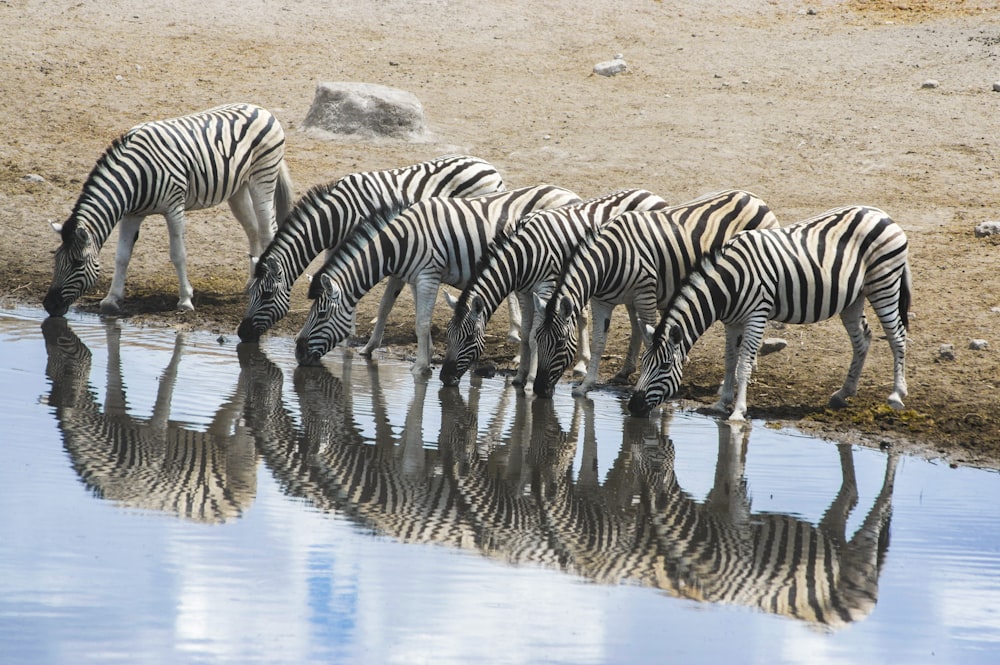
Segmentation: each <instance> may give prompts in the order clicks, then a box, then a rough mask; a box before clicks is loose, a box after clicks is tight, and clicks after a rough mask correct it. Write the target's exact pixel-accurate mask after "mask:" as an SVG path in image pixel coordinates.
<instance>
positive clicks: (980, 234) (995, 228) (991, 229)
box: [976, 221, 1000, 238]
mask: <svg viewBox="0 0 1000 665" xmlns="http://www.w3.org/2000/svg"><path fill="white" fill-rule="evenodd" d="M998 234H1000V222H997V221H990V222H983V223H981V224H977V225H976V237H977V238H985V237H986V236H995V235H998Z"/></svg>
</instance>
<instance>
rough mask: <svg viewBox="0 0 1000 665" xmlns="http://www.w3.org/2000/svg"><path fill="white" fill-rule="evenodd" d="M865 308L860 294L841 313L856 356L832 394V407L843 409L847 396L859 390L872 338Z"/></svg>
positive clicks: (841, 318) (851, 395)
mask: <svg viewBox="0 0 1000 665" xmlns="http://www.w3.org/2000/svg"><path fill="white" fill-rule="evenodd" d="M864 308H865V299H864V296H859V297H858V298H857V300H855V301H854V302H852V303H851V304H850V305H848V306H847V307H846V308H845V309H844V311H842V312H841V313H840V320H841V321H842V322H843V324H844V329H845V330H847V335H848V336H849V337H850V338H851V348H852V349H853V350H854V356H853V357H852V358H851V365H850V367H849V368H848V370H847V378H846V379H844V385H843V386H842V387H841V388H840V390H838V391H837V392H835V393H833V395H831V396H830V402H829V404H830V408H833V409H842V408H844V407H845V406H847V398H848V397H854V395H856V394H857V392H858V381H860V380H861V369H862V368H863V367H864V365H865V358H866V357H867V356H868V347H869V346H871V339H872V331H871V329H870V328H869V327H868V321H867V320H866V319H865V309H864Z"/></svg>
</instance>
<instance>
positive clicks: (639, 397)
mask: <svg viewBox="0 0 1000 665" xmlns="http://www.w3.org/2000/svg"><path fill="white" fill-rule="evenodd" d="M652 410H653V407H652V405H651V404H649V403H648V402H647V401H646V391H645V390H637V391H635V392H634V393H632V398H631V399H630V400H629V401H628V412H629V413H631V414H632V415H633V416H638V417H639V418H645V417H646V416H648V415H649V412H650V411H652Z"/></svg>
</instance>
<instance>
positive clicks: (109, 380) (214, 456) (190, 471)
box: [42, 317, 257, 523]
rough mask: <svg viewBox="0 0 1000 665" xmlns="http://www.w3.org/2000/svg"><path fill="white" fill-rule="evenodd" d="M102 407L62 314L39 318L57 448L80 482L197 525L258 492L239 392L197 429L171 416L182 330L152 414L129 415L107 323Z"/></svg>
mask: <svg viewBox="0 0 1000 665" xmlns="http://www.w3.org/2000/svg"><path fill="white" fill-rule="evenodd" d="M105 326H106V328H105V330H106V337H107V350H108V361H107V376H106V379H105V381H106V392H105V399H104V405H103V407H102V405H101V404H100V402H99V400H98V396H97V394H96V391H95V390H94V388H93V387H92V385H91V383H90V376H91V364H92V354H91V352H90V349H89V348H87V345H86V344H84V343H83V341H81V340H80V338H79V337H78V336H77V335H76V333H74V332H73V330H72V328H70V326H69V324H68V323H67V321H66V319H64V318H61V317H53V318H48V319H46V320H45V321H44V322H43V323H42V333H43V336H44V338H45V348H46V352H47V354H48V362H47V364H46V375H47V376H48V378H49V381H50V383H51V391H50V393H49V396H48V404H49V406H51V407H52V408H53V409H54V412H55V417H56V422H57V424H58V427H59V430H60V432H61V433H62V438H63V445H64V447H65V448H66V452H67V453H68V454H69V457H70V461H71V463H72V465H73V469H74V470H75V471H76V472H77V474H78V475H79V477H80V480H81V481H82V482H83V483H84V485H86V487H87V488H88V489H89V490H90V491H92V492H93V493H94V494H95V495H96V496H98V497H101V498H103V499H107V500H110V501H114V502H116V503H118V504H119V505H122V506H126V507H129V508H138V509H144V510H157V511H164V512H168V513H173V514H175V515H178V516H179V517H183V518H186V519H190V520H195V521H198V522H210V523H218V522H225V521H228V520H231V519H234V518H238V517H240V516H241V515H242V514H243V512H244V511H245V510H246V509H247V508H249V506H250V505H251V504H252V503H253V500H254V497H255V495H256V491H257V469H256V466H257V463H256V454H255V451H254V445H253V440H252V439H251V438H250V437H249V436H248V433H247V430H246V428H245V427H243V426H242V425H241V424H240V418H241V417H242V415H243V410H244V408H243V407H244V405H243V394H242V393H241V392H240V391H239V390H237V391H235V393H234V394H233V395H232V396H231V397H230V399H229V400H228V401H227V402H225V403H224V404H223V405H222V406H221V407H220V408H219V410H218V412H217V413H216V414H215V418H214V419H213V421H212V422H211V424H210V425H209V427H208V429H207V431H204V432H201V431H197V430H194V429H191V428H189V427H186V426H184V425H182V424H180V423H177V422H174V421H171V420H170V402H171V399H172V397H173V390H174V385H175V383H176V380H177V369H178V366H179V364H180V361H181V356H182V355H183V350H184V335H183V334H182V333H179V334H178V335H177V338H176V340H175V345H174V349H173V353H172V355H171V358H170V361H169V363H168V364H167V367H166V368H165V369H164V371H163V374H162V376H161V377H160V380H159V386H158V390H157V394H156V400H155V403H154V406H153V413H152V414H151V415H150V416H149V417H148V418H143V417H139V416H135V415H132V414H130V413H129V412H128V407H127V400H126V390H125V385H124V383H123V379H122V367H121V352H120V337H121V328H120V327H118V325H117V324H116V323H115V322H114V321H108V322H106V323H105Z"/></svg>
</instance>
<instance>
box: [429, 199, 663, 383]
mask: <svg viewBox="0 0 1000 665" xmlns="http://www.w3.org/2000/svg"><path fill="white" fill-rule="evenodd" d="M665 207H667V202H666V201H665V200H663V199H662V198H660V197H659V196H657V195H655V194H653V193H652V192H648V191H646V190H644V189H624V190H620V191H617V192H613V193H611V194H607V195H605V196H602V197H599V198H595V199H590V200H589V201H584V202H582V203H578V204H575V205H567V206H562V207H560V208H555V209H553V210H542V211H539V212H536V213H533V214H531V215H528V216H527V217H526V218H525V219H523V220H522V221H521V223H520V224H518V226H517V228H516V229H515V230H514V232H513V233H511V234H510V235H509V236H506V237H503V238H500V239H499V240H498V241H497V243H496V244H495V245H494V246H493V247H491V248H490V251H489V252H488V253H487V255H486V256H485V258H484V259H483V261H482V263H481V265H480V266H478V268H477V270H476V274H475V276H474V277H473V279H472V281H471V282H469V285H468V286H466V287H465V289H464V290H463V291H462V295H461V297H460V298H459V299H458V302H457V304H456V306H455V314H454V316H452V318H451V321H450V322H449V323H448V331H447V340H448V347H447V350H446V351H445V356H444V364H443V366H442V368H441V381H443V382H444V383H445V384H446V385H456V384H457V383H458V381H459V379H461V377H462V375H463V374H464V373H465V371H466V370H468V368H469V367H470V366H471V365H472V363H473V362H475V360H476V359H477V358H478V357H479V354H480V353H482V351H483V348H484V346H485V344H486V324H487V323H488V322H489V320H490V317H492V316H493V312H495V311H496V309H497V307H499V306H500V303H501V301H503V300H504V299H505V298H507V296H508V295H510V294H511V293H512V292H515V293H516V294H517V299H518V302H519V304H520V307H521V325H522V327H523V328H524V330H525V334H523V335H522V336H521V352H520V354H519V358H520V365H519V368H518V373H517V376H516V377H515V379H514V383H515V385H528V384H530V383H531V382H532V381H533V380H534V377H535V366H536V365H537V357H536V354H535V342H534V332H535V330H534V328H536V327H537V323H538V322H540V321H541V316H540V315H539V316H536V312H535V304H534V302H533V294H538V295H539V296H540V297H542V298H546V299H547V298H548V297H549V296H550V294H551V292H552V289H553V287H554V285H555V282H556V280H557V279H558V277H559V275H560V274H561V273H562V271H563V264H564V263H565V261H566V258H567V257H568V256H569V255H570V253H571V252H572V251H573V249H574V248H575V247H576V245H577V243H579V242H580V240H581V239H582V238H583V237H584V235H585V234H586V232H587V230H588V229H591V228H596V227H598V226H601V225H603V224H605V223H606V222H607V221H608V220H610V219H612V218H614V217H617V216H618V215H620V214H622V213H624V212H628V211H630V210H659V209H662V208H665ZM580 321H581V326H580V328H581V330H580V331H579V333H580V336H581V340H582V341H583V342H584V343H583V344H581V345H580V351H581V369H582V366H583V365H585V364H586V362H587V361H588V360H589V359H590V345H589V343H587V342H586V330H585V328H584V325H585V323H586V317H580Z"/></svg>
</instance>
